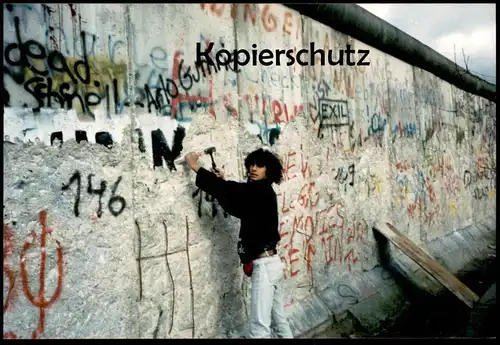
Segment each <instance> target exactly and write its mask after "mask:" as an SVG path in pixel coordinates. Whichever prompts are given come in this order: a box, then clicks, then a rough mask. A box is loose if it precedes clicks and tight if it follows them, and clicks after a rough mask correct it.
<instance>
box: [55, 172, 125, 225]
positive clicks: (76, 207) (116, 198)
mask: <svg viewBox="0 0 500 345" xmlns="http://www.w3.org/2000/svg"><path fill="white" fill-rule="evenodd" d="M94 176H95V175H94V174H89V175H88V176H87V181H88V185H87V193H88V194H89V195H90V196H93V195H98V196H99V206H98V208H97V216H98V217H99V218H101V216H102V213H103V212H102V198H103V196H104V193H105V192H106V187H107V182H106V181H104V180H101V183H100V184H99V185H100V188H99V189H94V188H93V185H92V177H94ZM121 180H122V177H121V176H120V177H118V179H117V180H116V182H115V183H114V184H113V187H112V188H111V195H110V198H109V200H108V209H109V212H110V213H111V214H112V215H113V216H115V217H117V216H119V215H120V214H121V213H122V212H123V210H124V209H125V207H126V206H127V203H126V201H125V198H124V197H122V196H120V195H116V190H117V188H118V185H119V184H120V182H121ZM75 182H76V193H75V201H74V204H73V213H74V215H75V217H79V216H80V198H81V190H82V175H81V173H80V172H79V171H78V170H77V171H75V172H74V173H73V175H72V176H71V178H70V179H69V183H68V184H63V185H62V188H61V189H62V190H63V191H66V190H68V189H70V187H71V185H72V184H73V183H75ZM116 204H119V207H118V208H117V207H116Z"/></svg>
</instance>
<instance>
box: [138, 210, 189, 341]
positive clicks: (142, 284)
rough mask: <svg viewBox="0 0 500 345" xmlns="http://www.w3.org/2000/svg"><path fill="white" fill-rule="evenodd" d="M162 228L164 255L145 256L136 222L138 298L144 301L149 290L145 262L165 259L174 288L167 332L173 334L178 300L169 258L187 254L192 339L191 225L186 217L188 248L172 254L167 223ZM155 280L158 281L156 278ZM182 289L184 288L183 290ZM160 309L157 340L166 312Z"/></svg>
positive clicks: (156, 330) (155, 335) (139, 228)
mask: <svg viewBox="0 0 500 345" xmlns="http://www.w3.org/2000/svg"><path fill="white" fill-rule="evenodd" d="M162 226H163V230H164V235H165V251H164V252H163V253H160V254H155V255H149V256H143V255H142V248H143V243H142V231H141V227H140V225H139V221H137V220H136V221H135V228H136V233H137V240H138V243H137V246H138V254H137V258H136V261H137V272H138V281H139V293H138V296H139V301H142V300H143V296H144V294H145V289H147V286H146V284H147V283H148V282H146V284H145V279H144V277H143V265H144V261H147V260H157V259H162V258H164V259H165V266H166V272H167V274H168V276H169V277H168V280H169V281H170V284H171V286H172V291H171V293H172V299H171V300H170V320H169V321H168V331H167V334H168V335H170V334H171V333H172V329H173V327H174V323H175V316H176V306H177V304H176V303H175V298H176V283H175V282H176V281H175V279H174V277H173V274H172V270H171V267H170V264H169V257H171V256H172V255H176V254H180V253H185V254H186V260H187V264H188V274H189V290H190V293H191V308H190V309H191V311H190V312H191V322H192V325H191V327H190V328H191V329H192V337H193V338H194V337H195V322H194V320H195V318H194V312H195V311H194V303H195V301H194V291H193V281H192V271H191V259H190V255H189V245H190V243H189V239H190V237H189V223H188V219H187V217H186V242H185V243H186V246H185V248H184V249H180V250H176V251H172V252H169V249H168V243H169V241H168V240H169V236H168V228H167V224H166V222H165V221H163V222H162ZM155 279H156V276H155ZM181 289H182V288H181ZM166 293H167V292H164V293H163V295H165V294H166ZM159 309H160V315H159V318H158V324H157V326H156V329H155V331H154V334H153V337H154V338H157V336H158V330H159V328H160V322H161V321H162V320H161V317H162V315H163V313H164V312H165V311H164V310H163V307H162V306H159Z"/></svg>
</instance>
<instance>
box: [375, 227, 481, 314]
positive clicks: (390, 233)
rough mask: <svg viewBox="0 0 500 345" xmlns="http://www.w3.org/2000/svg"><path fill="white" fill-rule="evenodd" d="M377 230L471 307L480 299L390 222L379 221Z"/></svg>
mask: <svg viewBox="0 0 500 345" xmlns="http://www.w3.org/2000/svg"><path fill="white" fill-rule="evenodd" d="M375 230H377V231H378V232H380V233H381V234H382V235H384V236H385V237H386V238H387V239H388V240H389V241H391V242H392V243H393V244H394V245H395V246H396V247H398V248H399V249H401V250H402V251H403V252H404V253H405V254H406V255H408V257H410V258H411V259H412V260H413V261H415V262H416V263H417V264H418V265H419V266H420V267H422V268H423V269H424V270H425V271H426V272H427V273H429V274H430V275H431V276H432V277H434V278H435V279H436V280H437V281H438V282H439V283H441V284H442V285H443V286H444V287H445V288H447V289H448V290H450V291H451V293H453V294H454V295H455V296H457V297H458V298H459V299H460V300H461V301H463V302H464V303H465V304H467V306H469V307H470V308H473V307H474V303H475V302H477V301H478V300H479V296H477V295H476V294H475V293H474V292H473V291H472V290H470V289H469V288H468V287H467V286H465V285H464V284H463V283H462V282H461V281H460V280H458V279H457V277H455V276H454V275H453V274H451V273H450V272H448V271H447V270H446V269H445V268H444V267H443V266H441V265H440V264H439V262H437V261H436V260H434V258H432V257H431V256H429V255H428V254H427V253H425V252H424V251H423V250H422V249H420V248H419V247H418V246H417V245H416V244H414V243H413V242H412V241H410V240H409V239H408V238H407V237H405V236H404V235H402V234H401V233H400V232H399V231H398V230H397V229H396V228H395V227H394V226H392V225H391V224H390V223H381V222H380V223H377V225H376V226H375Z"/></svg>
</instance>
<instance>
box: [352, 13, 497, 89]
mask: <svg viewBox="0 0 500 345" xmlns="http://www.w3.org/2000/svg"><path fill="white" fill-rule="evenodd" d="M359 6H361V7H363V8H365V9H366V10H368V11H370V12H371V13H373V14H374V15H376V16H378V17H380V18H382V19H383V20H385V21H387V22H389V23H390V24H392V25H394V26H395V27H397V28H398V29H400V30H402V31H404V32H406V33H407V34H409V35H410V36H413V37H414V38H416V39H417V40H419V41H420V42H422V43H424V44H426V45H428V46H429V47H431V48H433V49H434V50H436V51H437V52H439V53H441V54H443V55H444V56H446V57H447V58H449V59H450V60H452V61H455V58H454V53H453V45H455V50H456V56H457V58H456V60H457V63H458V64H459V65H460V66H462V67H465V65H464V58H463V54H462V48H463V49H464V51H465V55H466V56H468V57H469V61H468V63H467V64H468V66H469V70H470V71H471V72H472V73H474V74H477V75H479V76H480V77H481V78H483V79H485V80H487V81H489V82H491V83H494V84H496V21H495V10H496V7H495V5H494V4H359Z"/></svg>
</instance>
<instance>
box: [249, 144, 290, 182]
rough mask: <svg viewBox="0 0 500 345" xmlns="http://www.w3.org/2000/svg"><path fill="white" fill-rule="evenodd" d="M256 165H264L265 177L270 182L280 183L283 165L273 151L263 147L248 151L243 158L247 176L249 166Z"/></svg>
mask: <svg viewBox="0 0 500 345" xmlns="http://www.w3.org/2000/svg"><path fill="white" fill-rule="evenodd" d="M254 164H255V165H257V166H258V167H266V176H267V179H268V180H269V181H270V182H271V183H272V182H274V183H276V184H280V183H281V181H282V180H283V166H282V165H281V161H280V159H279V158H278V156H276V155H275V154H274V153H272V152H271V151H268V150H264V149H258V150H255V151H253V152H252V153H250V154H249V155H248V156H247V158H245V168H246V170H247V176H248V174H249V170H250V166H252V165H254Z"/></svg>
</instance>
